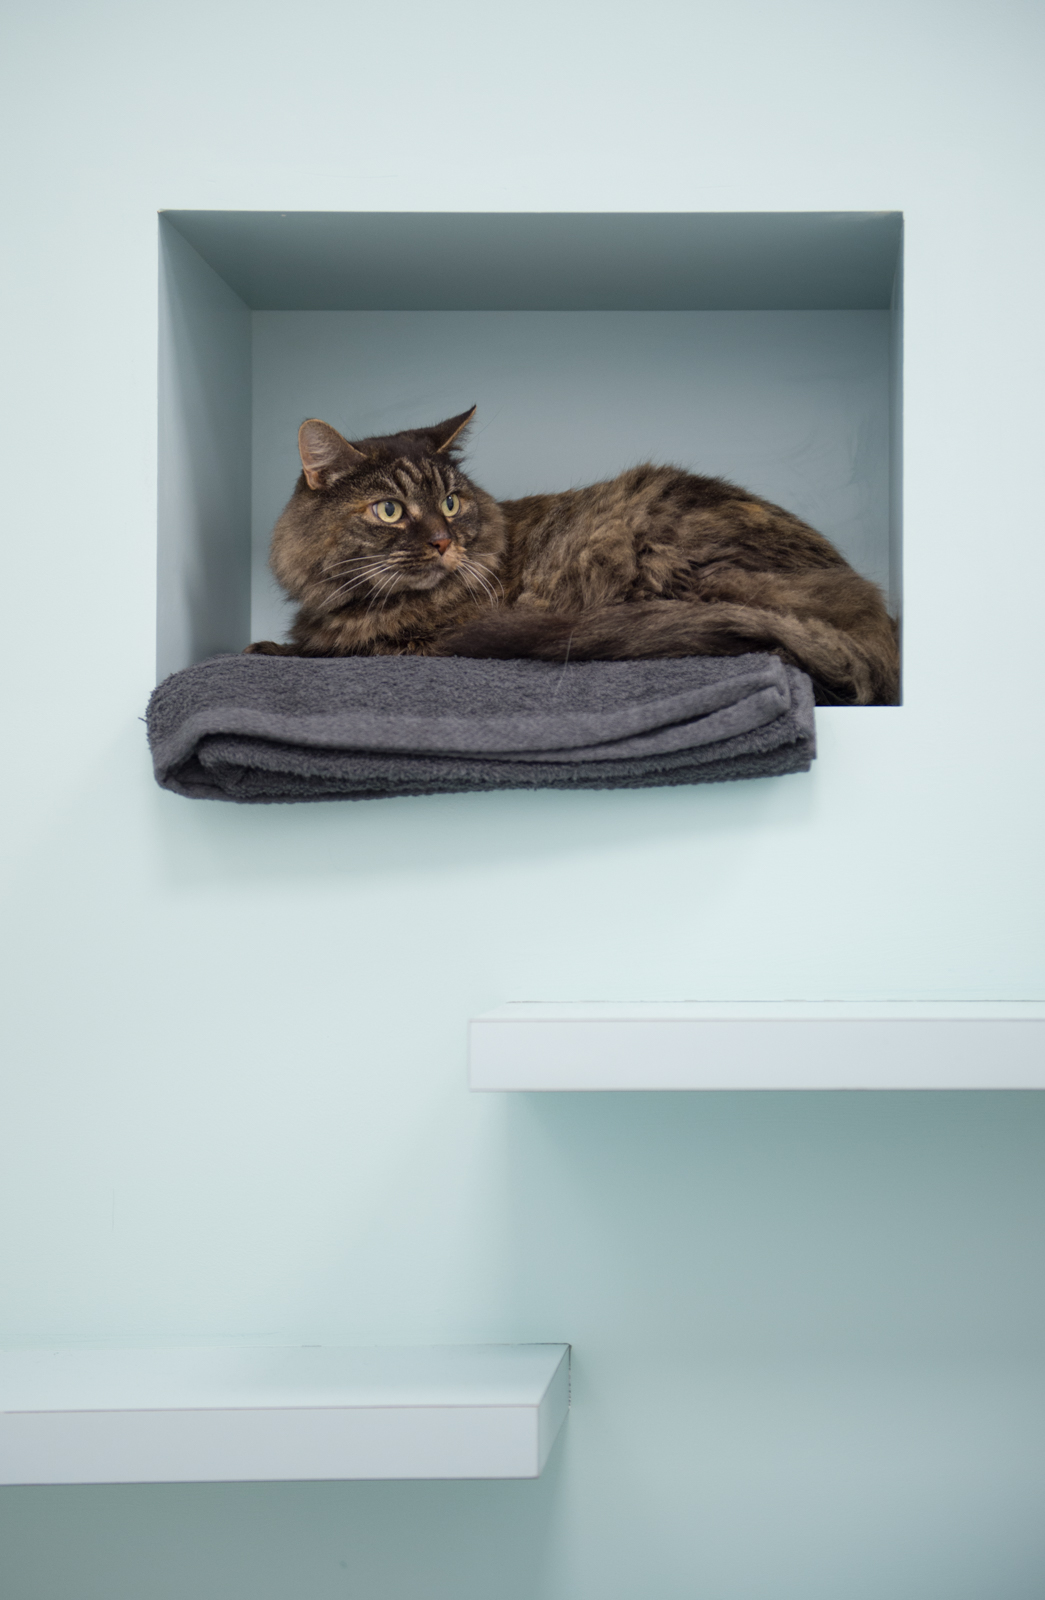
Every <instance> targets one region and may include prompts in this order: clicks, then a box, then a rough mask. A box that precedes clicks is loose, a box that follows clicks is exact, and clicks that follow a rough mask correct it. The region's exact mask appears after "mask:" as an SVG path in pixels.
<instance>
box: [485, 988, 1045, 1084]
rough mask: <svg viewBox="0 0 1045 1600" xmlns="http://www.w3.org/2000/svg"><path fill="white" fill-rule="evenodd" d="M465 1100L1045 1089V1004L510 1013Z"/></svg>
mask: <svg viewBox="0 0 1045 1600" xmlns="http://www.w3.org/2000/svg"><path fill="white" fill-rule="evenodd" d="M469 1073H470V1080H469V1081H470V1083H471V1087H472V1088H473V1089H516V1090H519V1089H531V1090H532V1089H536V1090H563V1089H590V1090H595V1089H1045V1003H1040V1002H1031V1001H1027V1002H1014V1003H1008V1002H1004V1003H1003V1002H993V1001H969V1002H950V1003H948V1002H940V1003H939V1004H937V1003H935V1002H929V1001H888V1002H885V1001H881V1002H842V1001H818V1002H809V1003H806V1002H800V1001H790V1002H786V1003H780V1002H747V1003H737V1004H712V1003H706V1002H705V1003H701V1002H688V1003H679V1004H673V1005H672V1004H664V1005H660V1004H635V1005H611V1004H594V1003H592V1004H569V1005H566V1004H518V1005H507V1006H502V1007H500V1009H499V1010H497V1011H487V1012H485V1013H484V1014H483V1015H482V1016H480V1017H476V1018H474V1020H473V1021H472V1022H471V1024H470V1028H469Z"/></svg>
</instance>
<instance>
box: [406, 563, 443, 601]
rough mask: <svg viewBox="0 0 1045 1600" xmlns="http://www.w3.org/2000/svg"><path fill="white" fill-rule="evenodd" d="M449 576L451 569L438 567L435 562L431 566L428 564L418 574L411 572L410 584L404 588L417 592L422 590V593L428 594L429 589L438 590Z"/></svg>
mask: <svg viewBox="0 0 1045 1600" xmlns="http://www.w3.org/2000/svg"><path fill="white" fill-rule="evenodd" d="M449 576H450V568H449V567H444V566H442V565H441V564H440V565H439V566H437V565H436V563H435V562H434V561H433V562H431V563H430V564H429V563H426V564H425V566H423V567H422V568H421V569H420V570H419V571H418V572H411V574H410V578H409V582H408V583H407V584H404V588H409V589H413V590H415V591H417V590H420V591H421V592H422V593H426V592H427V591H428V590H429V589H436V588H438V586H439V585H440V584H441V583H442V582H443V580H444V579H446V578H448V577H449Z"/></svg>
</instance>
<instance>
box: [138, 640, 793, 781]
mask: <svg viewBox="0 0 1045 1600" xmlns="http://www.w3.org/2000/svg"><path fill="white" fill-rule="evenodd" d="M146 721H147V724H148V730H149V744H150V746H151V748H152V755H153V763H154V766H155V770H156V781H157V782H158V783H159V784H161V785H162V786H163V787H164V788H165V789H173V790H174V792H175V794H183V795H189V796H191V797H193V798H197V799H213V800H240V801H254V802H266V801H269V802H271V801H280V800H374V799H378V798H380V797H382V796H386V795H419V794H441V793H457V792H461V791H465V790H484V789H632V788H646V787H651V786H655V785H661V784H682V783H716V782H721V781H723V780H726V779H731V778H763V777H768V776H771V775H773V774H777V773H784V772H804V771H806V770H807V769H808V767H809V764H810V762H811V761H812V759H813V756H814V754H815V739H814V729H813V694H812V687H811V685H810V682H809V679H808V678H807V677H806V676H805V674H804V673H802V672H799V671H798V670H797V669H796V668H794V667H789V666H785V665H784V664H783V662H781V661H780V660H778V659H777V657H776V656H770V655H744V656H729V657H717V656H715V657H711V656H687V657H685V658H684V659H681V660H678V659H676V660H670V661H585V662H577V663H574V664H567V665H566V666H560V665H558V664H555V663H550V662H544V661H477V660H472V659H465V658H464V657H446V658H427V657H423V656H343V657H334V658H329V659H322V660H315V659H307V658H304V657H300V656H262V655H256V656H218V657H216V658H215V659H214V660H212V661H205V662H203V663H202V664H201V665H200V666H198V667H188V668H186V670H185V671H184V672H175V673H174V674H172V676H171V677H169V678H167V679H166V680H165V681H164V682H163V683H161V684H160V686H159V687H158V688H157V689H156V690H155V691H154V693H153V696H152V699H151V700H150V701H149V709H148V714H147V718H146Z"/></svg>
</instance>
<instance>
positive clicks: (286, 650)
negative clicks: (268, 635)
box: [243, 639, 293, 656]
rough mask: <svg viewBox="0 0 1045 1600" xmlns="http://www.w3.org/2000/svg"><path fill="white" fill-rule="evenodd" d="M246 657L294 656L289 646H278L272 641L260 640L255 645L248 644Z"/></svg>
mask: <svg viewBox="0 0 1045 1600" xmlns="http://www.w3.org/2000/svg"><path fill="white" fill-rule="evenodd" d="M243 654H244V655H245V656H289V655H292V654H293V651H292V650H291V648H290V646H289V644H276V643H275V642H274V641H273V640H272V639H258V640H257V642H256V643H255V644H248V646H247V648H246V649H245V650H244V652H243Z"/></svg>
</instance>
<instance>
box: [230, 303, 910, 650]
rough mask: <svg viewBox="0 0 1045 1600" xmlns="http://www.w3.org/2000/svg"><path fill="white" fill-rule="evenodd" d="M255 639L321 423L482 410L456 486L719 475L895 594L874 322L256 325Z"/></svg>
mask: <svg viewBox="0 0 1045 1600" xmlns="http://www.w3.org/2000/svg"><path fill="white" fill-rule="evenodd" d="M252 321H253V383H254V408H253V409H254V452H253V463H254V466H253V487H254V494H253V509H252V519H253V539H254V595H253V605H252V608H251V610H252V617H251V632H252V635H253V637H254V638H255V639H278V638H282V636H283V631H284V629H285V628H286V626H287V623H288V620H289V619H290V618H291V617H292V616H293V607H288V606H287V602H286V601H285V600H284V599H283V598H282V595H281V593H280V591H279V590H278V589H277V587H276V584H275V581H274V579H273V578H272V576H271V574H270V573H269V571H268V566H267V561H268V547H269V535H270V534H271V532H272V524H273V522H274V521H275V519H276V517H277V516H278V515H279V513H280V511H281V510H282V508H283V506H284V504H285V503H286V501H287V499H288V498H289V495H290V491H291V489H292V488H293V486H294V482H295V480H296V478H297V476H298V473H299V472H300V470H301V463H300V461H299V459H298V454H297V430H298V424H299V423H300V421H301V420H302V418H303V417H307V416H312V415H319V416H322V417H323V418H325V420H326V421H328V422H332V423H333V425H334V426H335V427H338V428H340V429H341V431H342V432H344V433H346V434H347V436H348V437H349V438H352V439H360V438H364V437H366V436H368V435H373V434H381V433H391V432H394V431H395V430H396V429H397V428H400V427H417V426H420V425H422V424H424V423H425V422H438V421H439V420H440V418H442V417H451V416H456V415H457V414H458V413H459V412H461V411H466V410H467V409H468V407H469V406H472V405H475V404H476V403H477V402H478V404H479V408H480V409H479V412H478V413H477V416H476V420H475V424H474V425H473V428H472V439H471V441H470V443H469V447H468V461H467V466H468V470H469V471H470V472H471V473H472V474H473V475H474V477H475V481H476V482H477V483H481V484H482V486H483V488H484V489H487V490H489V492H490V493H491V494H494V495H496V496H497V497H498V498H499V499H510V498H513V497H515V496H518V495H524V494H536V493H540V492H541V491H542V490H549V489H568V488H570V487H571V486H572V485H575V484H582V483H592V482H595V481H597V480H598V479H600V478H608V477H612V476H613V475H614V474H615V473H617V472H620V471H622V470H623V469H624V468H625V467H628V466H632V465H633V464H634V463H635V462H638V461H648V460H653V461H671V462H677V463H678V464H679V465H680V466H685V467H689V468H690V469H691V470H692V471H694V472H709V473H712V474H716V475H720V476H724V477H727V478H732V479H733V481H734V482H736V483H742V484H744V485H745V486H746V487H748V488H750V489H753V490H755V492H756V493H757V494H761V495H764V496H765V497H766V498H767V499H769V500H774V501H776V502H777V503H778V504H783V505H786V506H787V508H788V510H790V511H794V512H796V513H797V514H798V515H799V516H802V517H805V518H806V520H807V521H808V522H810V523H812V524H813V525H814V526H815V527H817V528H819V529H820V530H821V532H823V533H826V534H827V536H828V537H829V538H830V539H833V540H834V541H835V543H836V544H837V545H838V546H839V548H840V549H841V550H842V551H843V552H844V553H845V555H846V556H847V558H848V559H849V560H850V561H851V562H852V563H853V565H854V566H855V567H857V569H858V570H859V571H861V572H863V573H864V575H865V576H866V577H869V578H872V579H873V580H874V581H875V582H876V583H880V584H881V585H882V587H883V589H884V590H886V592H888V590H889V588H890V571H889V566H890V562H889V340H890V328H891V322H892V319H891V317H890V315H889V313H888V312H887V311H746V312H745V311H703V312H702V311H674V312H673V311H625V312H619V311H618V312H614V311H608V312H607V311H543V312H542V311H500V312H498V311H480V312H455V311H429V312H425V311H405V312H395V311H382V312H363V311H328V312H323V311H302V312H293V311H255V312H254V313H253V316H252Z"/></svg>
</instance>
